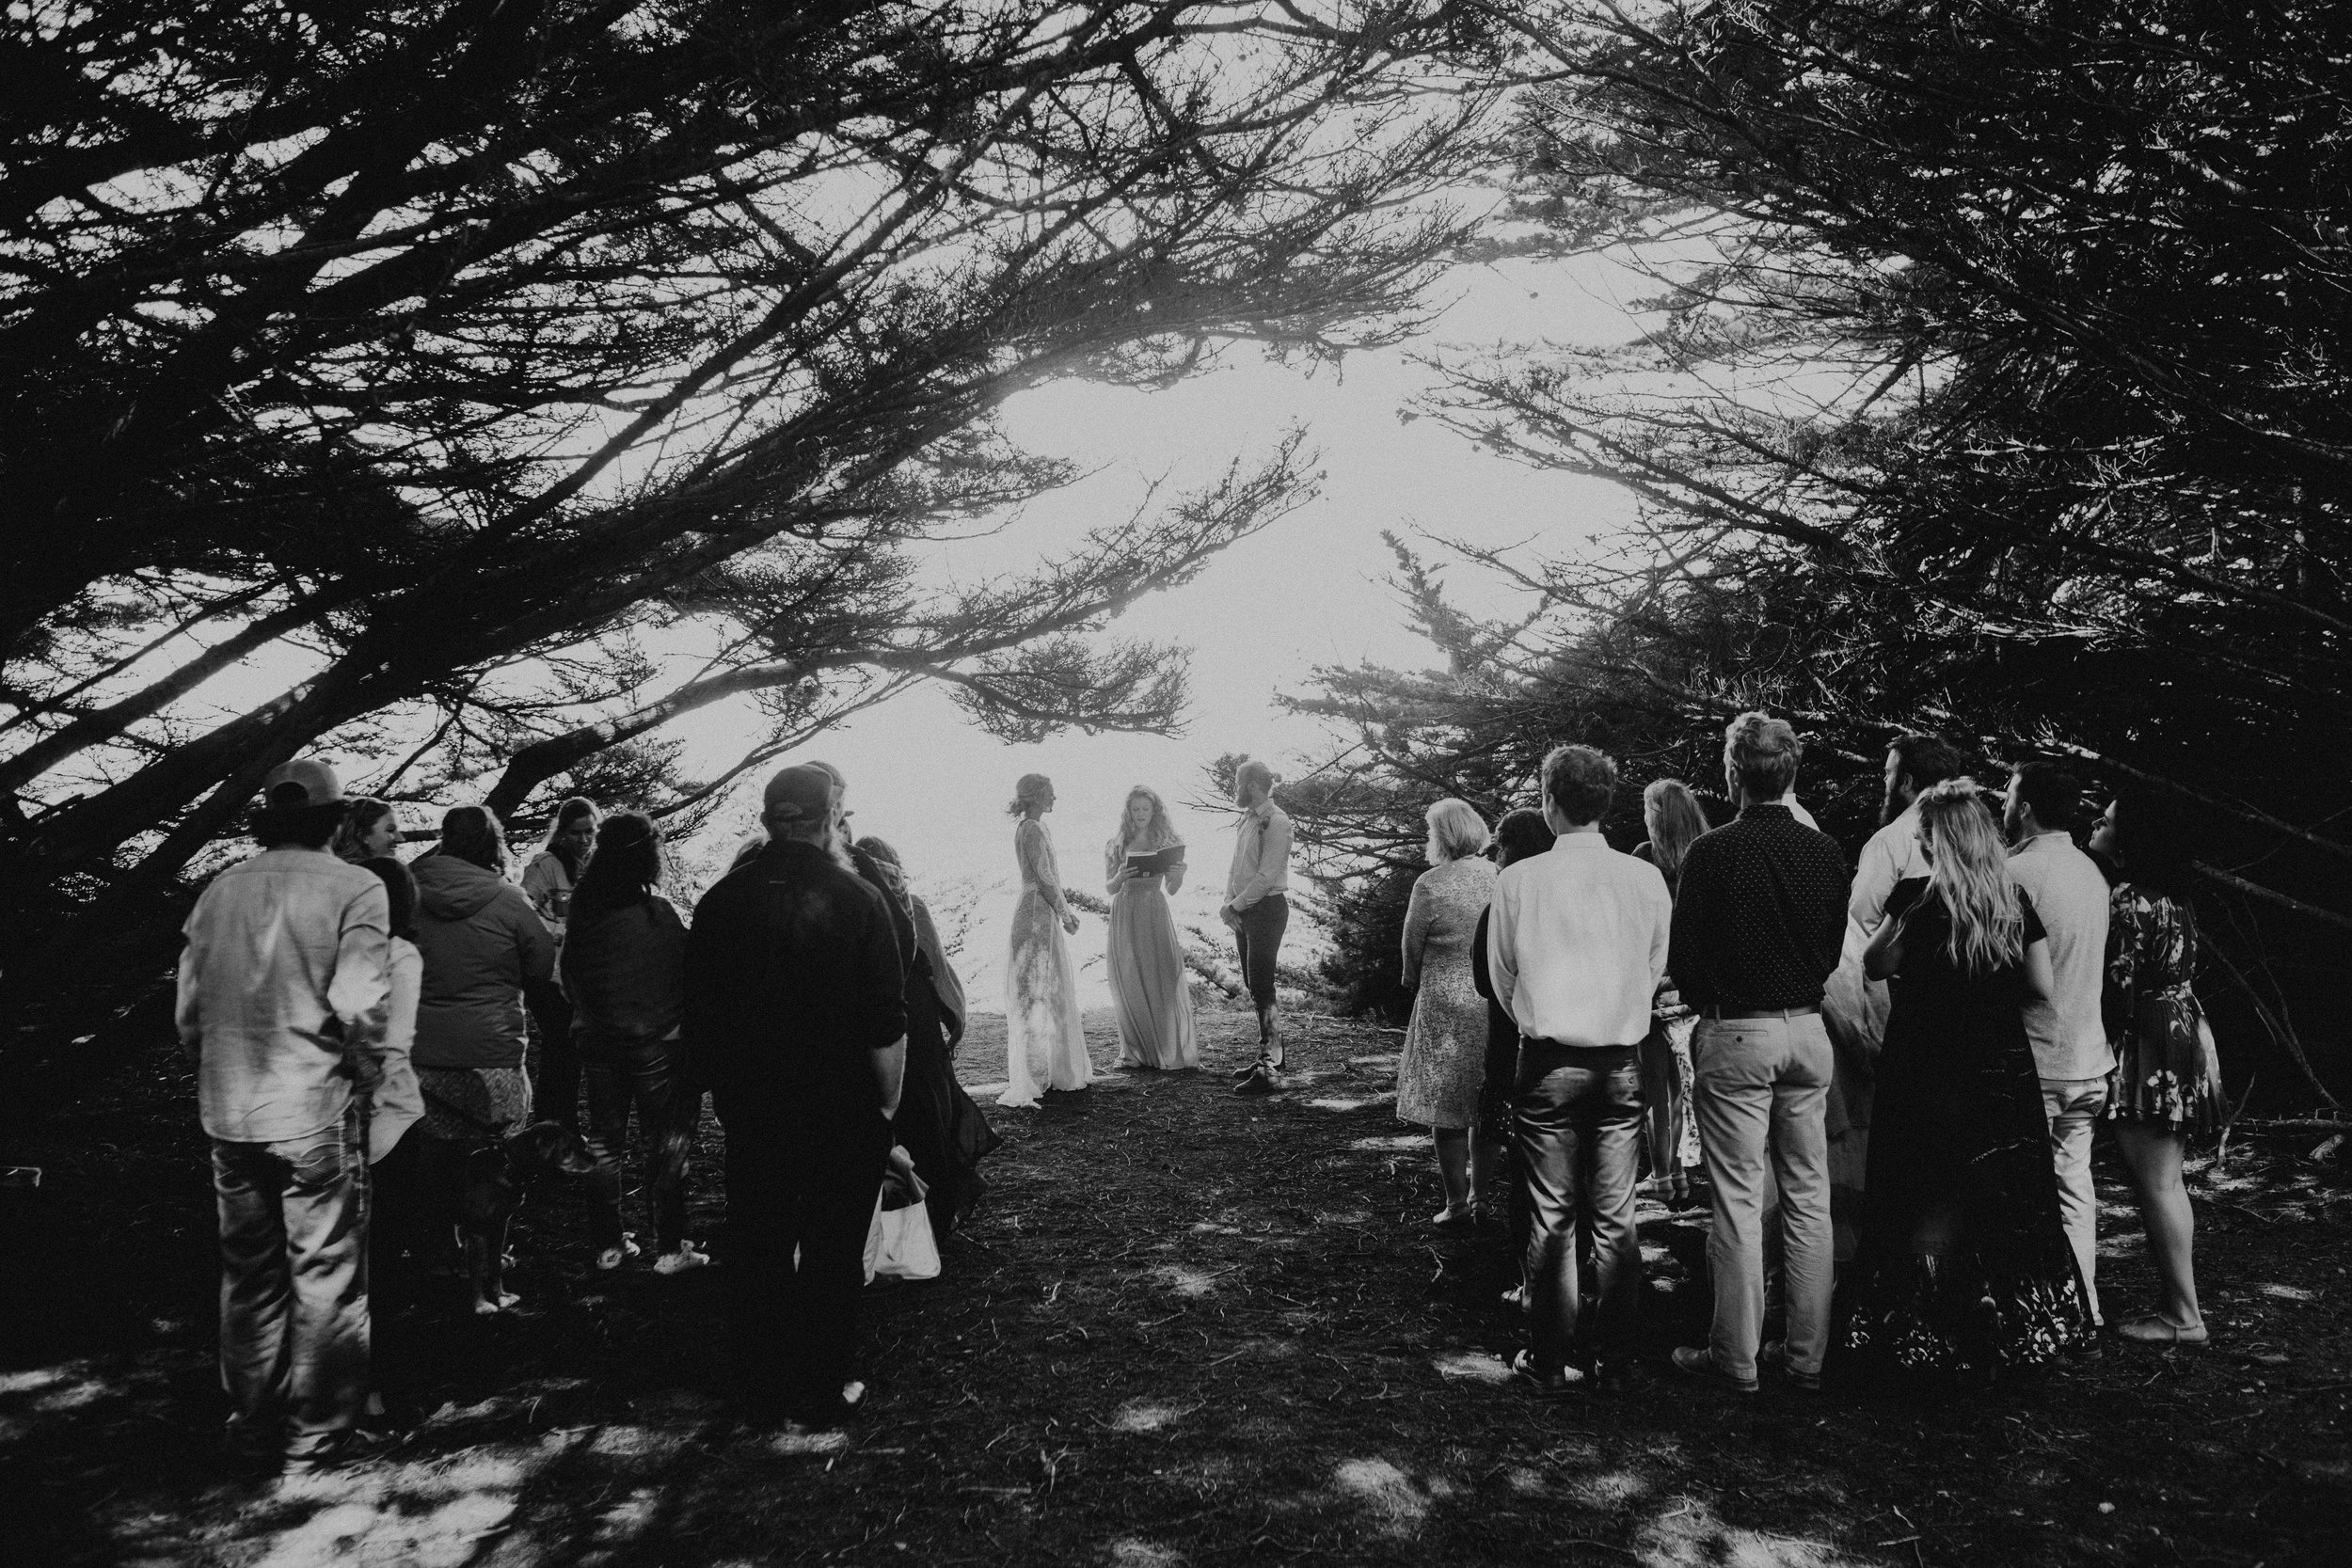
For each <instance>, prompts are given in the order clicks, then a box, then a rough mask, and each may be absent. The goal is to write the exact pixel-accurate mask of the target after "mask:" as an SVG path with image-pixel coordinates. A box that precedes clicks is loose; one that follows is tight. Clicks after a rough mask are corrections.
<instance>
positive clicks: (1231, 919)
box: [1216, 904, 1241, 931]
mask: <svg viewBox="0 0 2352 1568" xmlns="http://www.w3.org/2000/svg"><path fill="white" fill-rule="evenodd" d="M1216 917H1217V918H1218V919H1219V920H1222V921H1223V922H1225V924H1226V925H1227V926H1228V927H1232V929H1234V930H1236V931H1238V930H1240V929H1241V916H1240V915H1239V914H1237V913H1235V912H1234V910H1233V906H1232V905H1231V904H1228V905H1226V906H1225V907H1224V908H1223V909H1221V910H1219V911H1216Z"/></svg>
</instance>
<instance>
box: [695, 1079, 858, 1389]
mask: <svg viewBox="0 0 2352 1568" xmlns="http://www.w3.org/2000/svg"><path fill="white" fill-rule="evenodd" d="M719 1119H720V1121H721V1123H722V1124H723V1126H724V1127H725V1129H726V1137H727V1160H726V1171H727V1229H726V1236H727V1248H726V1255H725V1259H724V1266H723V1268H722V1269H721V1270H720V1271H719V1273H720V1278H721V1279H722V1280H723V1282H724V1285H725V1290H726V1298H727V1317H728V1323H729V1327H730V1328H731V1330H732V1332H733V1337H734V1341H735V1361H736V1367H737V1370H738V1371H739V1373H740V1375H741V1377H742V1380H743V1388H742V1392H743V1394H744V1396H745V1397H746V1398H748V1399H750V1400H752V1401H755V1402H781V1403H783V1404H785V1405H787V1406H798V1405H807V1404H814V1405H817V1406H820V1407H823V1406H830V1405H831V1404H833V1403H834V1402H837V1401H838V1400H839V1399H840V1396H841V1386H842V1385H843V1384H844V1383H847V1382H848V1381H849V1379H850V1364H851V1359H852V1357H853V1356H854V1354H855V1353H856V1350H857V1307H858V1294H859V1292H860V1291H862V1290H863V1289H864V1288H865V1284H866V1231H867V1229H868V1228H869V1227H871V1225H872V1223H873V1217H874V1199H875V1195H876V1194H878V1193H879V1192H881V1190H882V1170H883V1167H884V1164H886V1162H887V1160H888V1158H889V1154H890V1123H889V1122H887V1121H885V1120H884V1119H883V1118H882V1117H881V1116H880V1115H879V1114H878V1113H876V1112H875V1111H874V1109H873V1108H872V1107H871V1106H870V1105H867V1106H861V1107H842V1108H838V1109H836V1110H834V1111H833V1112H831V1113H828V1111H827V1110H826V1109H825V1108H823V1107H819V1106H793V1107H790V1108H788V1109H787V1108H784V1107H777V1106H773V1105H761V1106H757V1107H746V1106H743V1105H739V1104H723V1105H721V1107H720V1110H719ZM796 1249H797V1251H798V1253H799V1261H798V1263H797V1265H796V1264H795V1262H794V1252H795V1250H796Z"/></svg>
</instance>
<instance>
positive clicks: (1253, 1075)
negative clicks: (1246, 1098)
mask: <svg viewBox="0 0 2352 1568" xmlns="http://www.w3.org/2000/svg"><path fill="white" fill-rule="evenodd" d="M1276 1087H1277V1085H1276V1084H1275V1082H1274V1069H1272V1068H1270V1067H1268V1066H1266V1065H1265V1064H1264V1063H1263V1062H1260V1063H1259V1064H1258V1065H1257V1066H1256V1067H1253V1068H1251V1069H1249V1076H1248V1077H1247V1078H1245V1079H1243V1080H1242V1081H1241V1082H1240V1083H1238V1084H1236V1085H1233V1092H1234V1093H1235V1094H1272V1093H1273V1092H1274V1091H1275V1088H1276Z"/></svg>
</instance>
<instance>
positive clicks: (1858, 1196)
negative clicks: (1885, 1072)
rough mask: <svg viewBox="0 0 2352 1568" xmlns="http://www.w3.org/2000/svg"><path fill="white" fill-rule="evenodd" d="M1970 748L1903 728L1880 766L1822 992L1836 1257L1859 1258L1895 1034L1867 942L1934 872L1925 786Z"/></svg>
mask: <svg viewBox="0 0 2352 1568" xmlns="http://www.w3.org/2000/svg"><path fill="white" fill-rule="evenodd" d="M1965 766H1966V765H1965V763H1964V761H1963V758H1962V757H1961V754H1960V753H1959V752H1957V751H1955V750H1953V749H1952V748H1951V747H1950V746H1947V745H1946V744H1945V743H1944V742H1943V741H1941V740H1938V739H1937V738H1935V736H1930V735H1914V734H1904V735H1899V736H1896V737H1895V738H1894V739H1893V740H1892V741H1891V742H1889V743H1888V745H1887V749H1886V760H1885V764H1884V766H1883V768H1882V770H1881V774H1880V778H1881V790H1880V796H1879V827H1878V831H1877V832H1874V833H1872V834H1871V835H1870V839H1869V842H1868V843H1867V844H1865V845H1864V846H1863V847H1862V854H1861V856H1860V858H1859V859H1858V860H1857V861H1856V863H1855V865H1854V877H1853V892H1852V893H1851V895H1849V896H1848V898H1847V900H1846V938H1845V943H1844V945H1843V946H1842V947H1841V948H1840V949H1839V952H1838V958H1837V969H1836V973H1834V974H1831V975H1830V980H1829V988H1828V990H1827V991H1826V992H1825V993H1824V994H1823V996H1822V998H1821V1022H1822V1023H1823V1024H1825V1025H1826V1026H1827V1027H1828V1029H1829V1038H1830V1045H1831V1047H1832V1048H1833V1049H1834V1050H1835V1051H1836V1056H1837V1071H1836V1076H1835V1077H1833V1078H1832V1080H1831V1082H1830V1089H1829V1101H1828V1103H1827V1105H1826V1106H1825V1108H1824V1110H1823V1122H1824V1126H1825V1128H1826V1132H1827V1136H1828V1139H1829V1183H1830V1185H1829V1194H1830V1215H1831V1223H1832V1227H1833V1234H1834V1236H1835V1239H1836V1255H1837V1261H1838V1262H1839V1263H1840V1264H1841V1265H1842V1264H1845V1263H1849V1262H1851V1261H1852V1260H1853V1257H1854V1252H1855V1249H1856V1248H1857V1246H1859V1244H1860V1243H1861V1237H1862V1230H1861V1225H1862V1199H1863V1182H1864V1180H1865V1179H1866V1177H1867V1172H1868V1169H1869V1158H1870V1120H1871V1101H1872V1097H1873V1084H1874V1081H1875V1078H1876V1074H1877V1070H1878V1069H1877V1067H1876V1063H1877V1061H1878V1053H1879V1046H1880V1042H1881V1041H1883V1039H1884V1038H1885V1037H1886V1013H1887V1007H1888V1006H1889V999H1888V995H1887V989H1886V982H1884V981H1883V980H1873V979H1871V978H1870V977H1869V976H1868V975H1867V974H1865V973H1864V972H1863V967H1862V954H1863V950H1864V949H1865V948H1867V946H1869V944H1870V938H1871V936H1872V935H1873V934H1875V933H1876V932H1877V930H1878V928H1879V924H1880V922H1881V921H1883V919H1885V917H1886V900H1887V899H1888V897H1889V896H1891V895H1893V893H1894V891H1895V884H1896V883H1898V882H1899V881H1901V880H1903V879H1906V878H1911V877H1924V876H1926V875H1927V874H1928V859H1927V853H1926V851H1924V850H1923V849H1921V848H1920V847H1919V813H1918V810H1917V808H1916V805H1915V802H1916V801H1917V800H1918V798H1919V794H1920V792H1921V791H1923V790H1925V789H1928V788H1930V787H1931V786H1933V785H1935V784H1942V783H1943V782H1944V781H1945V780H1946V779H1950V778H1957V777H1958V776H1959V775H1960V773H1961V772H1962V770H1963V768H1964V767H1965Z"/></svg>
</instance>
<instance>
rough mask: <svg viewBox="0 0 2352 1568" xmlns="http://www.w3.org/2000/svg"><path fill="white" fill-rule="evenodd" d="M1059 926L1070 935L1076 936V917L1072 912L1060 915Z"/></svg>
mask: <svg viewBox="0 0 2352 1568" xmlns="http://www.w3.org/2000/svg"><path fill="white" fill-rule="evenodd" d="M1061 928H1062V929H1063V930H1065V931H1067V932H1069V933H1070V934H1071V935H1072V936H1073V937H1074V936H1076V935H1077V934H1078V917H1077V916H1076V915H1074V914H1065V915H1063V916H1062V917H1061Z"/></svg>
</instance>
